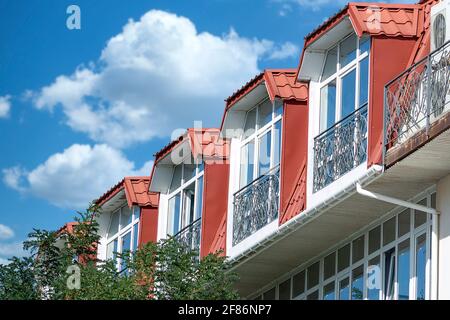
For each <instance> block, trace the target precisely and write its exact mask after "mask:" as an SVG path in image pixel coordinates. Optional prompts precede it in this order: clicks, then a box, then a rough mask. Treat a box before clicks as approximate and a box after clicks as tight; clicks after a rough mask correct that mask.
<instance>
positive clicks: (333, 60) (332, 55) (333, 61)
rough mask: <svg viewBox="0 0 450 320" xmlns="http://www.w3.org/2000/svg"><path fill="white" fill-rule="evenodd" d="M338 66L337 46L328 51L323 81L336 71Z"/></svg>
mask: <svg viewBox="0 0 450 320" xmlns="http://www.w3.org/2000/svg"><path fill="white" fill-rule="evenodd" d="M336 66H337V46H335V47H333V48H332V49H330V50H329V51H328V52H327V57H326V60H325V66H324V68H323V73H322V81H323V80H325V79H327V78H328V77H330V76H331V75H333V74H335V73H336Z"/></svg>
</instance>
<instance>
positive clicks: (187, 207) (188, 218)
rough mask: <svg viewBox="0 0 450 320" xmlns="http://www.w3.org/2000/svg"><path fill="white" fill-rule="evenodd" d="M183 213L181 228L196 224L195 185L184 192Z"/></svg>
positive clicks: (192, 184)
mask: <svg viewBox="0 0 450 320" xmlns="http://www.w3.org/2000/svg"><path fill="white" fill-rule="evenodd" d="M183 195H184V199H183V212H182V216H181V221H182V223H181V228H184V227H185V226H187V225H189V224H191V223H192V222H194V199H195V183H191V184H190V185H189V186H187V187H186V188H185V189H184V190H183ZM181 228H180V229H181Z"/></svg>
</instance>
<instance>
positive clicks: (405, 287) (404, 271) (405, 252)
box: [397, 212, 409, 300]
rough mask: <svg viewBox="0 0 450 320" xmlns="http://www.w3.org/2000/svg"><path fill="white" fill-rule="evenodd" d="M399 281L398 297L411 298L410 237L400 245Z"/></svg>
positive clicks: (401, 298) (400, 298)
mask: <svg viewBox="0 0 450 320" xmlns="http://www.w3.org/2000/svg"><path fill="white" fill-rule="evenodd" d="M408 213H409V212H408ZM397 282H398V299H399V300H409V239H408V240H405V241H403V242H402V243H400V244H399V245H398V268H397Z"/></svg>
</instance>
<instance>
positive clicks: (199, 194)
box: [194, 176, 203, 220]
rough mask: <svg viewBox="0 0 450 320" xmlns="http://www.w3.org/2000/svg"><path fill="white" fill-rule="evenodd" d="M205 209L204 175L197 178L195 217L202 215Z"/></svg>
mask: <svg viewBox="0 0 450 320" xmlns="http://www.w3.org/2000/svg"><path fill="white" fill-rule="evenodd" d="M202 210H203V176H201V177H200V178H198V180H197V208H196V209H195V219H194V220H197V219H199V218H201V217H202Z"/></svg>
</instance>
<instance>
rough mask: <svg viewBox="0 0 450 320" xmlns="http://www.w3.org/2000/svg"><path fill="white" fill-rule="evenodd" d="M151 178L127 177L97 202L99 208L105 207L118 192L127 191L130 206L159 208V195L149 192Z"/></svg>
mask: <svg viewBox="0 0 450 320" xmlns="http://www.w3.org/2000/svg"><path fill="white" fill-rule="evenodd" d="M149 184H150V177H125V178H124V179H122V181H120V182H119V183H117V184H116V185H115V186H113V187H112V188H111V189H109V190H108V191H107V192H105V193H104V194H103V195H102V196H101V197H100V198H98V199H97V200H96V201H95V204H97V205H98V206H102V205H104V204H105V203H106V202H108V201H109V200H110V199H111V198H112V197H114V196H115V195H116V194H117V193H118V192H120V191H121V190H123V189H125V196H126V198H127V203H128V206H130V207H131V206H133V205H137V206H140V207H146V206H152V207H157V206H158V203H159V194H158V193H155V192H150V191H148V189H149Z"/></svg>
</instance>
